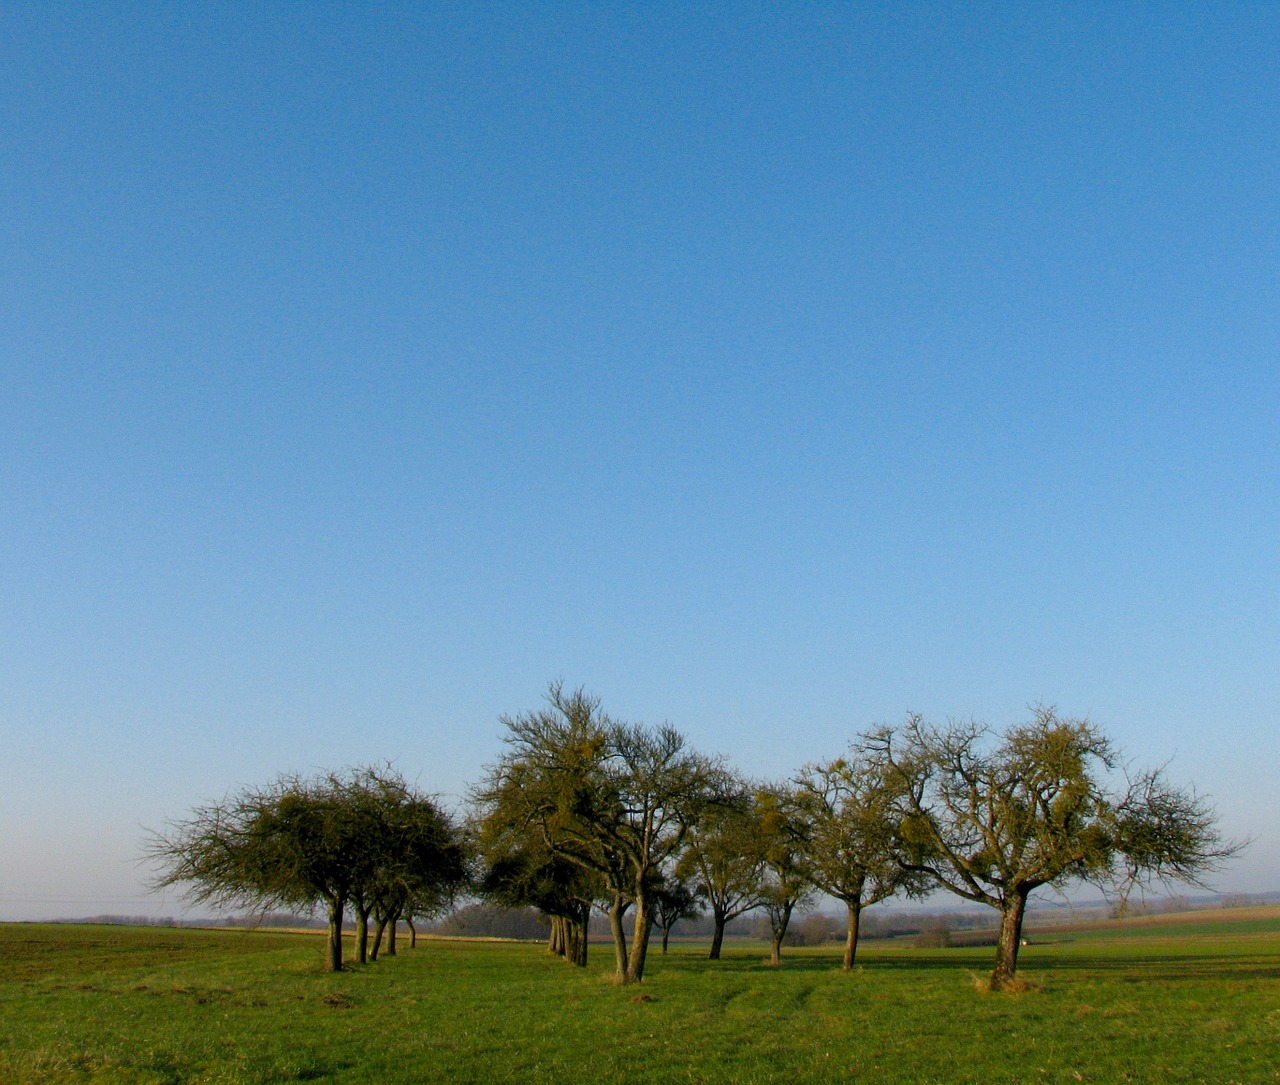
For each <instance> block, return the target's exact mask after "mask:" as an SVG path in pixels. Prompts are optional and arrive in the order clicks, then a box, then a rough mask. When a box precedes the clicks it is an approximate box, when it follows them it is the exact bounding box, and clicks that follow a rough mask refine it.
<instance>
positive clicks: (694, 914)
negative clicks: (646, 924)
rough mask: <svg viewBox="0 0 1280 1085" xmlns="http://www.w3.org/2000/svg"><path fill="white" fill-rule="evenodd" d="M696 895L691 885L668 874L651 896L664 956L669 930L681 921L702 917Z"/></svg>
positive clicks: (669, 935)
mask: <svg viewBox="0 0 1280 1085" xmlns="http://www.w3.org/2000/svg"><path fill="white" fill-rule="evenodd" d="M699 903H700V901H699V898H698V893H697V891H696V890H695V889H694V887H693V885H692V884H690V883H689V882H687V881H685V880H683V879H682V878H680V877H679V876H677V875H675V874H668V875H667V876H666V877H665V878H664V879H663V881H662V884H661V885H659V886H658V888H657V890H656V891H655V892H654V896H653V908H654V922H655V923H656V924H657V927H658V929H659V930H660V931H662V952H663V955H664V956H665V955H666V952H667V943H668V942H669V941H670V940H671V928H672V927H674V926H675V925H676V924H677V923H679V922H680V920H682V919H698V918H699V917H700V916H701V915H702V909H701V908H700V907H699Z"/></svg>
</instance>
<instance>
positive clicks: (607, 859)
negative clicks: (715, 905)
mask: <svg viewBox="0 0 1280 1085" xmlns="http://www.w3.org/2000/svg"><path fill="white" fill-rule="evenodd" d="M502 722H503V723H504V724H505V725H506V727H507V731H508V734H507V736H506V742H507V746H508V751H507V754H506V755H505V756H504V757H503V758H502V759H501V761H499V763H498V764H497V765H495V766H494V767H493V768H491V769H490V770H489V772H488V774H487V776H486V779H485V781H484V782H483V783H482V784H481V786H480V787H479V788H477V789H476V792H475V799H476V801H477V804H478V807H479V816H480V818H481V820H482V821H484V820H486V819H488V818H490V817H497V818H499V819H501V820H505V821H506V822H507V824H508V825H509V826H510V827H511V829H512V830H513V831H524V832H530V833H534V834H536V835H537V836H538V837H539V839H540V840H541V842H542V844H543V846H545V847H546V848H547V849H548V850H549V851H551V852H552V853H554V854H555V855H557V856H559V857H561V858H563V859H565V860H567V861H568V862H571V863H576V864H577V865H579V866H581V867H583V868H584V869H586V870H590V871H592V872H593V873H595V874H597V875H598V876H599V877H600V878H601V879H602V881H603V883H604V887H605V891H606V893H607V894H608V901H609V904H608V917H609V928H610V931H611V933H612V935H613V942H614V954H615V963H616V967H617V976H618V979H619V982H624V983H627V982H638V981H640V980H642V979H643V978H644V966H645V960H646V957H647V954H648V947H649V935H650V932H651V928H652V926H653V919H654V894H655V892H656V889H657V886H658V885H660V884H661V877H662V871H663V870H664V868H665V867H666V866H667V865H668V864H669V862H670V860H671V859H672V857H673V856H674V855H675V854H676V853H677V852H678V851H679V849H680V847H681V845H682V843H683V841H684V838H685V834H686V833H687V831H688V827H689V826H690V825H691V824H693V823H694V822H695V821H696V820H697V819H698V817H700V816H701V814H702V812H703V811H704V810H705V809H706V808H707V806H709V805H710V804H712V803H713V802H716V801H719V800H720V799H721V797H722V795H723V793H724V790H725V785H724V780H725V772H724V769H723V768H722V767H721V766H720V764H719V762H716V761H713V760H710V759H708V758H705V757H703V756H702V755H700V754H697V753H694V752H693V751H691V750H689V749H688V748H687V746H686V743H685V740H684V737H683V736H682V735H681V734H680V733H679V732H678V731H676V730H675V729H674V728H672V727H669V726H665V725H664V726H661V727H656V728H649V727H644V726H642V725H639V724H630V723H622V722H618V721H615V720H612V719H610V718H609V717H608V716H607V715H605V713H604V712H603V711H601V709H600V701H599V699H598V698H596V697H594V696H592V695H589V694H587V693H585V692H584V691H582V690H581V689H579V690H577V691H575V692H573V693H566V692H565V690H564V688H563V686H562V685H560V684H559V683H553V684H552V686H551V687H550V689H549V691H548V694H547V708H546V709H543V710H541V711H538V712H532V713H527V714H524V715H520V716H516V717H503V718H502ZM632 906H634V908H635V928H634V937H633V941H632V945H631V947H630V949H629V950H628V948H627V943H626V936H625V933H624V931H623V927H622V919H623V916H624V914H625V913H626V911H627V910H628V909H629V908H630V907H632Z"/></svg>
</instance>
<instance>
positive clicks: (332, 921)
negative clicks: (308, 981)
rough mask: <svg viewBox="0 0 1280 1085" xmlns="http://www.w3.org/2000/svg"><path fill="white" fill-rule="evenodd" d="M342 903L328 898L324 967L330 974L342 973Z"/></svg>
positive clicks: (340, 900) (333, 898) (334, 898)
mask: <svg viewBox="0 0 1280 1085" xmlns="http://www.w3.org/2000/svg"><path fill="white" fill-rule="evenodd" d="M343 904H344V901H343V900H342V899H341V898H338V897H330V898H329V938H328V942H327V944H326V945H325V965H326V967H327V968H328V969H329V971H330V972H341V971H342V907H343Z"/></svg>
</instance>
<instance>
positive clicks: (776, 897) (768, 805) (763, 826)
mask: <svg viewBox="0 0 1280 1085" xmlns="http://www.w3.org/2000/svg"><path fill="white" fill-rule="evenodd" d="M755 805H756V810H757V824H758V826H759V832H760V839H761V842H762V845H763V851H764V882H763V885H762V887H761V893H760V897H761V901H760V907H761V909H762V910H763V911H764V914H765V917H766V919H767V920H768V923H769V931H770V946H769V963H770V964H781V963H782V941H783V939H784V938H786V936H787V928H788V927H789V926H790V924H791V917H792V916H793V915H794V914H795V912H796V911H798V910H799V911H804V910H806V909H807V908H808V907H809V906H810V905H811V904H812V902H813V898H814V882H813V878H812V875H811V874H810V868H809V857H808V840H807V837H806V826H805V820H804V816H803V812H802V808H801V805H800V803H799V801H798V796H797V794H796V792H795V791H794V790H793V789H791V788H788V787H786V786H773V787H765V788H762V789H761V790H760V791H758V792H757V793H756V800H755Z"/></svg>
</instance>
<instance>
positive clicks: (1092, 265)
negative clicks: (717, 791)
mask: <svg viewBox="0 0 1280 1085" xmlns="http://www.w3.org/2000/svg"><path fill="white" fill-rule="evenodd" d="M1277 57H1280V9H1278V8H1277V7H1275V6H1274V5H1269V4H1257V5H1245V4H1216V3H1208V4H1196V5H1190V4H1185V5H1176V4H1175V5H1158V6H1152V5H1146V4H1140V5H1132V6H1127V5H1120V4H1106V5H1076V4H1043V5H1037V4H1000V5H981V4H932V5H918V4H902V5H892V4H851V5H808V4H781V3H779V4H763V5H762V4H742V3H732V4H726V5H723V6H721V5H685V4H680V5H673V6H670V7H666V6H659V5H613V4H599V5H596V4H592V5H580V4H545V5H522V4H495V5H492V6H483V5H480V4H457V5H455V4H448V5H445V4H438V5H427V4H423V5H342V4H333V5H322V4H310V5H302V6H299V5H294V4H284V3H279V4H260V3H254V4H217V5H190V4H184V5H152V4H147V5H130V4H115V3H113V4H94V3H30V4H28V3H16V2H15V3H6V4H4V5H3V6H2V7H0V117H2V118H3V120H2V122H0V246H3V250H2V251H3V256H2V258H0V525H2V526H0V599H2V600H3V605H2V606H0V737H2V739H3V745H2V746H0V918H16V917H40V916H64V915H85V914H92V913H95V912H101V911H110V912H122V913H152V914H175V913H176V912H177V909H178V902H177V900H176V898H174V897H173V896H172V895H170V896H169V897H168V898H152V897H148V896H146V894H145V891H144V888H143V883H144V879H145V877H146V871H145V870H144V869H142V868H140V867H139V866H138V865H137V856H138V853H139V851H140V847H141V843H142V839H143V831H144V829H145V828H146V827H151V828H158V827H161V826H162V825H163V824H164V822H165V821H166V819H169V818H173V817H179V816H181V815H183V814H184V813H186V812H187V811H188V810H189V809H190V808H191V807H192V806H193V805H195V804H196V803H198V802H200V801H204V800H209V799H213V798H217V797H220V796H222V795H223V794H225V793H226V792H227V791H228V790H229V789H232V788H235V787H238V786H242V785H245V784H254V783H265V782H267V781H268V780H270V779H271V778H272V777H274V776H275V775H276V774H277V773H280V772H283V771H295V770H296V771H304V772H305V771H310V770H315V769H321V768H339V767H343V766H348V765H352V764H356V763H362V762H370V761H384V760H387V759H390V760H393V761H394V762H395V763H396V765H397V766H398V767H399V768H400V769H401V770H402V771H403V772H404V773H405V774H406V775H408V776H409V777H410V778H412V779H414V780H416V781H417V782H418V783H419V785H420V786H421V787H423V788H424V789H425V790H428V791H432V792H438V793H440V794H442V795H443V796H444V797H446V798H447V799H448V800H449V801H459V800H460V799H461V797H462V796H463V795H464V793H465V790H466V786H467V784H468V783H469V782H472V781H475V780H476V779H477V778H478V776H479V774H480V771H481V768H482V766H483V765H485V764H486V763H487V762H490V761H492V759H493V758H494V757H495V755H496V754H497V753H498V751H499V745H500V744H499V735H500V728H499V725H498V722H497V717H498V716H499V714H501V713H514V712H519V711H522V710H525V709H528V708H533V707H536V706H537V705H538V704H539V703H540V698H541V696H542V693H543V692H544V690H545V688H546V685H547V682H548V681H549V680H551V679H555V678H560V679H563V680H564V681H565V682H567V683H568V684H569V685H571V686H575V685H579V684H582V685H586V686H587V687H589V688H590V689H592V690H593V691H595V692H596V693H598V694H599V695H600V696H601V697H602V698H603V699H604V704H605V707H606V708H607V709H608V710H610V711H611V712H612V713H614V714H616V715H618V716H621V717H624V718H630V719H635V720H644V721H648V722H654V723H656V722H662V721H670V722H671V723H673V724H674V725H676V726H677V727H679V728H680V729H681V730H683V731H684V732H685V733H686V734H687V735H688V736H689V737H690V739H691V740H692V741H693V743H694V744H695V745H696V746H698V747H700V748H702V749H704V750H707V751H708V752H722V753H726V754H729V755H731V756H732V757H733V759H734V760H735V761H736V762H737V764H738V765H739V766H741V767H742V768H743V769H744V770H746V771H748V772H751V773H755V774H759V775H768V776H774V777H781V776H786V775H788V774H790V773H791V772H793V771H794V770H795V769H796V768H797V767H798V766H799V765H800V764H801V763H803V762H805V761H808V760H814V759H819V758H825V757H833V756H835V755H837V754H838V753H840V752H841V750H842V749H843V747H844V746H845V744H846V743H847V742H848V740H849V739H850V738H851V737H852V736H853V735H854V734H855V733H856V732H857V731H859V730H861V729H863V728H865V727H867V726H870V725H872V724H876V723H882V722H895V721H897V720H900V719H901V718H902V717H903V716H904V714H905V713H906V712H907V711H908V710H914V711H918V712H922V713H924V714H925V715H926V717H928V718H930V719H933V720H936V721H939V722H942V721H945V720H946V719H947V718H948V717H959V718H966V719H967V718H969V717H974V718H977V719H981V720H985V721H986V722H988V723H991V724H993V725H997V726H1003V725H1007V724H1009V723H1014V722H1019V721H1022V720H1025V719H1026V718H1027V717H1028V710H1027V706H1028V705H1030V704H1033V703H1036V702H1045V703H1052V704H1056V705H1057V706H1058V708H1059V709H1060V710H1061V711H1062V712H1064V713H1066V714H1068V715H1077V716H1083V715H1088V716H1090V717H1091V718H1092V719H1093V720H1094V721H1095V722H1097V723H1098V724H1100V725H1101V726H1102V727H1103V728H1104V729H1105V730H1107V731H1108V732H1109V733H1110V734H1111V735H1112V736H1113V737H1114V738H1115V739H1116V740H1117V742H1118V743H1119V744H1120V745H1121V746H1122V747H1123V749H1124V750H1125V751H1126V752H1127V753H1128V754H1129V755H1130V756H1131V757H1133V758H1134V759H1135V761H1137V762H1138V763H1139V764H1152V763H1162V762H1164V761H1166V760H1169V759H1170V758H1172V761H1171V763H1170V766H1169V772H1170V774H1171V775H1172V777H1173V778H1174V779H1176V780H1179V781H1182V782H1187V783H1194V784H1195V785H1196V786H1197V787H1198V788H1199V789H1200V790H1201V791H1203V792H1205V793H1207V794H1209V795H1210V796H1212V798H1213V800H1214V802H1215V803H1216V805H1217V807H1218V809H1219V811H1220V813H1221V816H1222V823H1223V826H1224V828H1225V829H1226V830H1227V831H1228V832H1229V833H1231V834H1234V835H1239V836H1243V835H1251V836H1253V837H1254V838H1255V841H1254V844H1253V846H1252V848H1251V849H1250V851H1249V852H1248V853H1247V855H1246V856H1245V858H1244V859H1242V860H1240V861H1239V862H1237V863H1236V864H1235V865H1234V866H1233V867H1232V868H1231V869H1230V870H1228V871H1227V872H1226V873H1224V875H1223V876H1222V877H1221V878H1220V879H1219V885H1220V886H1221V887H1222V888H1223V889H1227V890H1242V891H1265V890H1277V889H1280V832H1278V831H1277V829H1276V815H1277V809H1278V807H1280V803H1278V802H1277V798H1276V782H1277V768H1278V766H1280V708H1278V705H1280V679H1278V676H1280V668H1278V667H1277V662H1278V658H1277V657H1278V655H1280V653H1278V648H1280V570H1278V565H1277V556H1278V548H1277V542H1278V537H1280V440H1278V432H1280V431H1278V427H1277V416H1278V408H1280V356H1278V350H1277V347H1278V345H1280V248H1278V245H1280V201H1278V199H1277V193H1280V64H1277V62H1276V58H1277Z"/></svg>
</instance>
